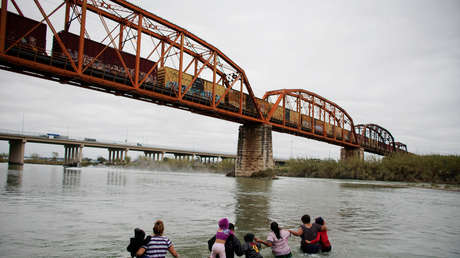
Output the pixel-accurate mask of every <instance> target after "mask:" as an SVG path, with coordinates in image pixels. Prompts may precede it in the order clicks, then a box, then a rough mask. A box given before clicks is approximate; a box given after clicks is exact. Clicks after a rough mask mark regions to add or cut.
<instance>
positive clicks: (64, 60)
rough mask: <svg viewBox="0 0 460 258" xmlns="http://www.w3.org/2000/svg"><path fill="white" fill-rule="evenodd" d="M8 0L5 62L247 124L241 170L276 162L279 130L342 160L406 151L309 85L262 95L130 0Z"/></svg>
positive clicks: (217, 53) (214, 54) (231, 65)
mask: <svg viewBox="0 0 460 258" xmlns="http://www.w3.org/2000/svg"><path fill="white" fill-rule="evenodd" d="M1 3H2V6H1V13H0V69H4V70H7V71H11V72H15V73H21V74H25V75H29V76H34V77H38V78H41V79H46V80H51V81H56V82H60V83H62V84H66V85H73V86H78V87H83V88H87V89H91V90H97V91H102V92H106V93H110V94H115V95H118V96H124V97H128V98H134V99H137V100H141V101H147V102H151V103H155V104H159V105H165V106H168V107H171V108H178V109H183V110H187V111H190V112H193V113H197V114H200V115H205V116H211V117H216V118H219V119H224V120H228V121H232V122H236V123H240V124H242V125H241V126H240V128H239V138H238V150H237V160H236V165H235V170H236V175H237V176H249V175H251V174H252V173H254V172H256V171H259V170H263V169H266V168H269V167H272V166H273V165H274V162H273V151H272V138H271V137H272V130H274V131H277V132H281V133H288V134H292V135H297V136H300V137H304V138H309V139H314V140H318V141H322V142H327V143H329V144H334V145H337V146H341V147H343V148H342V150H341V158H344V159H345V158H349V157H353V156H359V157H361V158H363V157H364V151H367V152H370V153H375V154H379V155H388V154H391V153H393V152H398V151H403V152H405V151H407V147H406V145H404V144H403V143H401V142H399V141H396V140H395V138H394V137H393V135H392V134H391V133H390V132H389V131H388V130H386V129H385V128H384V127H382V126H380V125H376V124H374V123H363V124H360V125H359V126H355V123H354V121H353V119H352V116H351V115H350V114H348V113H347V112H346V111H345V110H344V109H343V108H341V107H340V106H339V105H338V104H336V103H334V102H333V101H330V100H328V99H327V98H324V97H322V96H320V95H318V94H317V93H314V92H310V91H308V90H306V89H280V90H273V91H269V92H267V93H266V94H265V95H264V96H262V97H261V98H259V97H257V96H255V95H254V92H253V90H252V87H253V85H251V84H250V80H249V78H248V77H247V76H246V73H245V71H244V70H243V69H242V68H241V67H240V66H238V65H237V63H236V62H235V61H233V60H232V59H230V58H229V57H228V56H226V55H225V54H224V53H223V52H222V51H221V50H219V49H218V48H216V47H215V46H213V45H212V44H210V43H208V42H206V41H205V40H203V39H202V38H200V37H198V36H197V35H195V34H193V33H192V32H190V31H187V30H186V29H184V28H182V27H180V26H178V25H176V24H174V23H173V22H170V21H167V20H165V19H163V18H161V17H160V16H158V15H156V14H153V13H151V12H149V11H146V10H143V9H142V8H141V7H138V6H135V5H133V4H131V3H129V2H127V1H123V0H111V1H108V0H61V1H53V2H50V1H44V0H33V1H21V2H19V1H16V0H2V2H1ZM61 17H62V18H61ZM89 21H90V22H89ZM275 65H276V64H275ZM299 80H300V78H299ZM304 87H308V85H305V86H304ZM13 146H17V147H16V148H19V149H18V151H20V148H21V147H20V145H17V144H16V145H15V144H13ZM12 150H13V151H15V148H12Z"/></svg>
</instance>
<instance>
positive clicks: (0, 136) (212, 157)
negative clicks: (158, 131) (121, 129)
mask: <svg viewBox="0 0 460 258" xmlns="http://www.w3.org/2000/svg"><path fill="white" fill-rule="evenodd" d="M0 140H3V141H9V142H10V146H11V148H13V149H14V148H15V147H14V144H15V143H20V144H26V143H42V144H53V145H62V146H64V148H65V154H64V165H65V166H79V165H80V163H81V161H82V159H83V155H82V152H83V148H102V149H107V150H108V156H107V157H108V158H107V160H108V162H109V163H110V164H116V163H123V162H124V161H125V160H126V157H127V153H128V151H138V152H143V153H144V155H145V157H147V158H150V159H152V160H154V161H161V160H163V159H164V158H165V155H168V154H169V155H170V156H173V157H174V159H179V160H182V159H186V160H199V161H200V162H202V163H215V162H218V161H221V160H224V159H231V160H235V159H236V154H231V153H223V152H221V153H218V152H211V151H198V150H188V149H184V148H171V147H165V146H154V145H149V144H143V143H126V142H115V141H107V140H97V139H95V138H76V137H72V138H69V137H68V136H64V135H59V134H55V133H31V132H25V133H24V132H18V131H11V130H4V129H3V130H2V129H0ZM22 150H23V149H22ZM10 155H13V157H11V156H10V160H12V162H10V164H11V165H22V164H24V152H23V151H22V152H21V153H15V152H14V151H12V150H10ZM14 155H16V156H17V157H14ZM285 161H286V160H283V159H275V162H276V163H279V164H282V163H284V162H285Z"/></svg>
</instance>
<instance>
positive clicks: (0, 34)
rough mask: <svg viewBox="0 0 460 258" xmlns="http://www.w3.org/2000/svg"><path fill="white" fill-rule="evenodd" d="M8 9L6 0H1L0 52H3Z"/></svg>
mask: <svg viewBox="0 0 460 258" xmlns="http://www.w3.org/2000/svg"><path fill="white" fill-rule="evenodd" d="M7 10H8V0H2V9H1V12H0V53H4V51H5V45H6V12H7Z"/></svg>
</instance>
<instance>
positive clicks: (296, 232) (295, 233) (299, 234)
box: [288, 227, 303, 236]
mask: <svg viewBox="0 0 460 258" xmlns="http://www.w3.org/2000/svg"><path fill="white" fill-rule="evenodd" d="M288 231H289V232H290V233H291V234H293V235H294V236H301V235H302V234H303V230H302V227H299V229H298V230H297V231H294V230H290V229H289V230H288Z"/></svg>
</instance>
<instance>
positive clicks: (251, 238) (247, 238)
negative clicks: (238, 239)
mask: <svg viewBox="0 0 460 258" xmlns="http://www.w3.org/2000/svg"><path fill="white" fill-rule="evenodd" d="M244 241H245V242H252V241H254V234H252V233H247V234H246V235H244Z"/></svg>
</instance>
